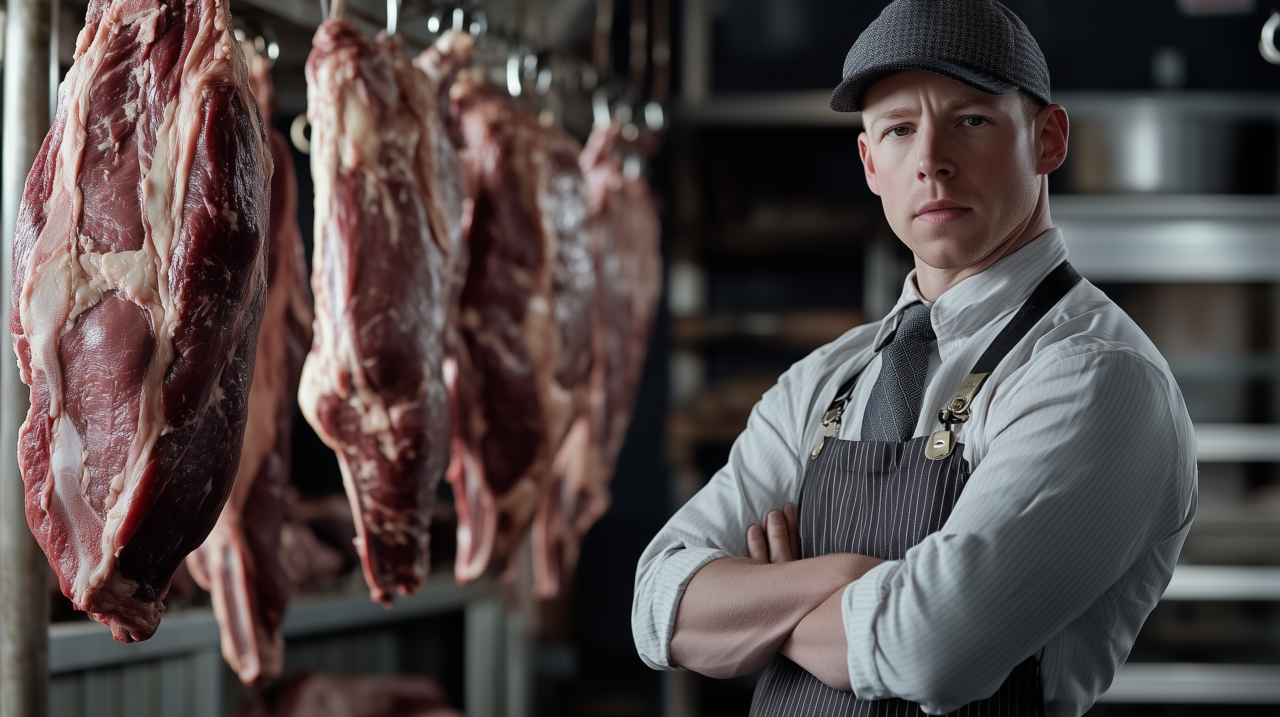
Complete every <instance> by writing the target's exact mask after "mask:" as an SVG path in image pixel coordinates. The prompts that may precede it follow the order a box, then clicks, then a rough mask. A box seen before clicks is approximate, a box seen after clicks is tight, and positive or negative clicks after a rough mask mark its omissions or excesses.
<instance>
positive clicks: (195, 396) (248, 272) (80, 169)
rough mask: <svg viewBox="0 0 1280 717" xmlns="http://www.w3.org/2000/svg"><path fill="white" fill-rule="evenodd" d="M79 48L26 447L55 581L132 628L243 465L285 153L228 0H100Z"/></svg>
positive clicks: (27, 362)
mask: <svg viewBox="0 0 1280 717" xmlns="http://www.w3.org/2000/svg"><path fill="white" fill-rule="evenodd" d="M75 58H76V59H75V63H74V64H73V65H72V67H71V70H70V71H69V72H68V73H67V77H66V79H65V80H64V81H63V83H62V87H61V88H60V91H59V102H58V115H57V117H56V118H55V120H54V123H53V127H52V129H50V131H49V135H48V137H46V139H45V143H44V146H43V147H42V148H41V150H40V153H39V155H38V156H37V158H36V162H35V165H34V167H33V168H32V170H31V173H30V175H29V176H28V177H27V185H26V190H25V192H24V194H23V199H22V206H21V209H20V210H19V217H18V223H17V228H16V236H15V242H14V252H13V267H14V290H13V295H12V296H11V297H10V298H11V309H10V310H11V323H10V331H11V333H12V338H13V343H14V349H15V351H16V353H17V355H18V361H19V364H20V368H21V372H22V380H23V381H24V382H25V383H26V384H27V385H29V386H30V387H31V409H30V412H29V413H28V414H27V420H26V422H25V423H24V424H23V426H22V429H21V431H20V433H19V445H18V461H19V465H20V466H21V469H22V475H23V480H24V481H25V483H26V496H27V502H26V510H27V520H28V522H29V524H30V526H31V530H32V532H33V533H34V534H35V536H36V539H37V540H38V541H39V543H40V546H41V547H42V548H43V549H44V551H45V554H46V555H47V556H48V558H49V562H50V564H51V565H52V566H53V568H54V570H55V572H57V574H58V579H59V584H60V585H61V587H62V591H63V592H64V593H65V594H66V595H67V596H68V597H70V598H71V599H72V601H73V602H74V603H75V605H76V607H77V608H79V609H81V610H85V611H87V612H88V613H89V614H90V615H91V616H92V617H94V618H95V619H97V620H98V621H100V622H103V623H106V624H107V625H109V626H110V627H111V630H112V634H113V635H114V636H115V638H116V639H117V640H120V641H124V642H128V641H133V640H145V639H147V638H148V637H150V636H151V635H152V633H154V632H155V629H156V626H157V625H158V624H159V621H160V615H161V613H162V612H163V611H164V606H163V603H162V602H161V600H162V599H163V598H164V596H165V593H166V591H167V590H168V588H169V582H170V579H171V577H172V576H173V574H174V571H175V570H176V569H177V567H178V565H179V564H181V562H182V560H183V559H184V558H186V556H187V554H188V553H190V552H191V551H192V550H194V549H195V548H197V547H198V546H199V545H200V544H201V543H202V542H204V539H205V536H207V535H208V534H209V531H210V529H211V528H212V527H213V525H214V522H215V521H216V520H217V518H218V514H219V513H220V512H221V511H222V505H223V503H224V502H225V501H226V499H227V494H228V492H229V491H230V489H231V484H232V479H233V478H234V476H235V474H236V467H237V465H238V464H239V462H240V443H241V439H242V438H243V435H244V425H245V418H246V404H247V402H248V397H249V384H250V381H251V379H252V377H253V362H254V349H255V346H256V342H257V334H258V323H259V321H260V320H261V318H262V311H263V304H264V299H265V290H266V266H267V257H266V246H267V224H268V220H269V209H270V205H269V201H270V191H271V188H270V181H271V171H272V165H271V156H270V154H269V152H268V151H267V147H266V136H265V134H264V133H263V128H262V121H261V118H260V116H259V113H258V109H257V105H256V104H255V102H254V100H253V97H252V96H251V94H250V91H249V83H248V69H247V67H246V65H245V60H244V56H243V55H242V54H241V52H240V50H239V48H238V45H237V43H236V40H235V37H234V36H233V35H232V30H231V14H230V11H229V9H228V6H227V4H226V3H225V2H223V1H222V0H188V2H187V3H185V4H183V3H171V4H162V3H159V2H156V1H155V0H93V2H91V3H90V5H89V9H88V13H87V23H86V25H85V28H84V30H82V31H81V33H80V36H79V40H78V41H77V46H76V52H75Z"/></svg>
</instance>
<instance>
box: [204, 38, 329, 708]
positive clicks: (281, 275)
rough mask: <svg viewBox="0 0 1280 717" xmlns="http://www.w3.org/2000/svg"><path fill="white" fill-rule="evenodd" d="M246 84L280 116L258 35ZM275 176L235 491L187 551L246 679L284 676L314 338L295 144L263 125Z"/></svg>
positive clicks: (225, 644)
mask: <svg viewBox="0 0 1280 717" xmlns="http://www.w3.org/2000/svg"><path fill="white" fill-rule="evenodd" d="M242 47H243V49H244V53H245V57H246V58H247V59H248V62H249V86H250V89H251V90H252V91H253V96H254V98H255V99H256V100H257V102H258V107H259V108H260V109H261V110H262V112H263V115H264V116H265V117H268V118H269V117H272V116H274V115H275V111H276V102H275V89H274V87H273V86H272V84H271V72H270V62H269V61H268V60H267V58H265V57H263V56H262V55H259V54H258V53H257V51H256V50H255V49H254V47H253V44H252V43H248V42H246V43H243V45H242ZM267 136H268V140H269V145H270V150H271V160H272V162H273V163H274V165H275V174H274V175H273V176H272V179H271V226H270V237H271V243H270V245H269V248H268V261H267V273H268V280H267V305H266V311H265V312H264V313H263V317H262V328H261V330H260V331H259V332H258V350H257V360H256V361H255V365H254V372H253V384H252V385H251V386H250V388H249V418H248V423H247V424H246V426H245V436H244V447H243V448H242V449H241V451H240V468H239V470H238V471H237V472H236V477H235V483H234V485H233V486H232V488H231V497H230V498H229V499H228V501H227V505H226V506H225V507H224V508H223V509H222V515H221V517H219V518H218V522H217V524H216V525H214V527H213V532H212V533H210V534H209V537H208V539H206V540H205V542H204V545H202V546H200V548H199V549H198V550H196V551H195V552H194V553H192V554H191V555H190V556H189V557H188V558H187V565H188V567H189V568H190V569H191V574H192V576H193V577H194V578H195V579H196V582H198V583H199V584H200V586H201V587H203V588H204V589H206V590H208V591H209V592H210V593H211V594H212V596H213V609H214V614H215V615H216V616H217V618H218V625H219V626H220V628H221V632H222V654H223V656H224V657H225V658H226V660H227V664H229V665H231V668H232V669H233V670H235V671H236V674H238V675H239V676H240V679H241V680H242V681H243V682H244V683H245V684H248V685H252V684H261V683H264V682H267V681H269V680H271V679H273V678H275V677H278V676H279V675H280V671H281V669H282V668H283V666H284V638H283V636H282V635H281V633H280V624H281V622H283V621H284V612H285V607H286V605H287V604H288V600H289V587H290V586H289V581H288V579H287V577H286V574H285V572H284V570H283V569H282V566H281V564H280V552H281V546H280V543H281V538H282V536H281V527H282V521H283V519H284V496H285V489H286V488H287V487H288V485H289V465H290V464H289V437H290V427H291V424H292V422H293V406H294V403H295V401H296V398H295V397H296V396H297V391H298V376H299V374H300V373H301V372H302V361H303V359H304V358H305V357H306V355H307V348H308V347H309V346H310V344H311V297H310V294H309V292H308V290H307V283H306V282H307V271H306V264H305V263H304V260H303V256H302V233H301V231H300V230H299V229H298V219H297V208H298V181H297V177H295V176H294V170H293V158H292V157H291V156H290V155H289V144H288V141H287V140H286V139H285V138H284V135H282V134H280V132H278V131H277V130H275V129H273V128H268V129H267Z"/></svg>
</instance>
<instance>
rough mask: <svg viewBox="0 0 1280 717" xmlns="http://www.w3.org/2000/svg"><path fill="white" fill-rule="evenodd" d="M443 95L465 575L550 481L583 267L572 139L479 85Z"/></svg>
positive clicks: (453, 477) (508, 539) (576, 361)
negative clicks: (453, 184) (458, 276)
mask: <svg viewBox="0 0 1280 717" xmlns="http://www.w3.org/2000/svg"><path fill="white" fill-rule="evenodd" d="M452 101H453V111H454V115H455V117H457V119H458V121H459V122H460V126H461V132H462V135H463V139H464V148H463V150H462V153H461V154H462V159H463V165H464V167H465V168H466V170H467V177H468V183H469V185H470V186H469V189H470V196H471V197H473V205H472V211H471V213H470V226H469V234H468V241H469V247H470V255H471V259H470V264H469V266H468V272H467V279H466V286H465V288H464V289H463V293H462V305H461V314H460V317H459V328H460V333H461V336H462V339H463V340H462V342H461V345H460V346H459V347H458V350H457V352H456V357H455V358H456V370H455V371H452V372H451V376H450V378H451V379H453V382H452V389H451V390H452V392H453V398H454V401H453V406H454V408H455V410H456V415H455V421H454V429H455V431H454V453H453V461H452V463H451V464H450V467H449V476H448V477H449V480H450V482H451V483H452V485H453V490H454V500H455V503H456V505H457V509H458V555H457V561H456V563H455V571H456V577H457V578H458V580H460V581H463V582H465V581H467V580H472V579H474V578H477V577H479V576H480V575H482V574H483V573H485V572H486V571H487V570H489V569H490V567H493V568H496V569H501V568H502V567H503V566H504V565H505V564H506V562H507V558H508V557H509V556H510V555H511V554H512V553H513V551H514V550H515V548H516V547H517V546H518V544H519V542H520V540H521V539H522V537H523V535H524V533H525V531H526V530H527V529H528V527H529V524H530V522H531V521H532V520H533V515H534V511H535V510H536V509H537V507H538V502H539V501H540V500H541V499H542V495H543V492H544V491H545V489H546V487H547V484H548V481H549V480H550V477H551V462H552V459H553V458H554V456H555V452H556V448H557V447H558V446H559V445H560V442H561V440H562V439H563V438H564V436H565V434H566V432H567V431H568V429H569V424H570V423H571V422H572V420H573V418H574V416H576V415H577V413H578V410H579V406H580V404H581V401H582V399H583V397H584V394H585V390H586V386H587V380H588V378H589V375H590V372H591V361H592V348H591V342H592V323H591V316H590V305H591V301H592V299H593V298H594V293H595V271H594V267H593V265H592V257H591V247H590V235H589V233H588V231H587V196H586V184H585V181H584V179H583V176H582V170H581V169H580V168H579V166H578V153H579V150H580V148H579V146H578V144H577V143H576V142H574V141H573V140H572V139H571V138H570V137H569V136H568V135H565V134H564V133H563V132H560V131H558V130H553V129H548V128H545V127H542V126H541V125H540V124H539V123H538V122H537V120H536V119H535V118H533V117H532V116H531V115H529V114H528V113H526V112H523V111H521V110H519V109H517V108H516V107H515V106H514V105H513V104H512V103H511V102H509V101H508V100H506V99H505V98H503V97H502V96H500V95H499V94H498V92H497V91H496V90H494V89H492V88H490V87H488V86H486V85H484V84H481V83H479V82H475V81H460V82H459V83H458V84H456V85H455V86H454V88H453V92H452Z"/></svg>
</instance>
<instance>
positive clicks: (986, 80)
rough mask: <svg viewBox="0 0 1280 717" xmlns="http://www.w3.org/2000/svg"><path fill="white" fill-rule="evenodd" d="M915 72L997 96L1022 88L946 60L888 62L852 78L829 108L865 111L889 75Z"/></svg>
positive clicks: (837, 91) (839, 89)
mask: <svg viewBox="0 0 1280 717" xmlns="http://www.w3.org/2000/svg"><path fill="white" fill-rule="evenodd" d="M911 70H920V71H923V72H932V73H934V74H935V75H942V76H943V77H949V78H951V79H953V80H955V81H957V82H963V83H964V84H966V85H969V86H970V87H972V88H974V89H978V90H982V91H983V92H988V93H990V94H993V95H1005V94H1008V93H1010V92H1013V91H1014V90H1016V89H1018V86H1017V85H1015V84H1013V83H1012V82H1009V81H1007V80H1002V79H1000V78H998V77H993V76H992V75H989V74H987V73H985V72H982V71H981V70H975V69H972V68H969V67H964V66H963V65H957V64H955V63H953V62H947V61H946V60H935V59H929V58H922V59H919V60H909V61H899V62H886V63H884V64H881V65H875V66H872V67H868V68H866V69H865V70H862V71H861V72H857V73H855V74H852V75H849V76H848V77H846V78H844V81H843V82H841V83H840V84H839V85H838V86H837V87H836V89H835V91H834V92H832V93H831V99H830V100H828V101H827V105H828V106H829V107H830V108H831V109H833V110H835V111H836V112H861V111H862V98H863V96H864V95H866V93H867V89H868V88H870V87H871V86H872V85H874V84H875V83H877V82H879V81H880V80H883V79H884V78H886V77H888V76H889V75H896V74H898V73H899V72H908V71H911Z"/></svg>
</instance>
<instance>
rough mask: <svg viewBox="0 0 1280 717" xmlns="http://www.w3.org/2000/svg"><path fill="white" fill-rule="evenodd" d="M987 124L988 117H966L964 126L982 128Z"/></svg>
mask: <svg viewBox="0 0 1280 717" xmlns="http://www.w3.org/2000/svg"><path fill="white" fill-rule="evenodd" d="M986 123H987V118H986V117H965V118H964V125H965V126H966V127H981V126H982V125H984V124H986Z"/></svg>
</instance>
